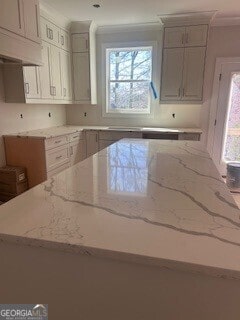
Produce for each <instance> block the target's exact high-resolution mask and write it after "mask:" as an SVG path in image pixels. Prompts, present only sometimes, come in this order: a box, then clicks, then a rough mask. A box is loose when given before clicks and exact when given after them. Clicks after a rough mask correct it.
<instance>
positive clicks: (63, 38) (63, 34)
mask: <svg viewBox="0 0 240 320" xmlns="http://www.w3.org/2000/svg"><path fill="white" fill-rule="evenodd" d="M60 44H61V48H62V49H63V50H66V51H70V36H69V33H68V32H67V31H65V30H62V29H61V31H60Z"/></svg>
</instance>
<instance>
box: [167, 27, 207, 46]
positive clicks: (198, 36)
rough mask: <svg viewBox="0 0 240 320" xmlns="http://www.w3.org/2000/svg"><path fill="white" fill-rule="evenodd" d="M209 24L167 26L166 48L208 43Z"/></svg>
mask: <svg viewBox="0 0 240 320" xmlns="http://www.w3.org/2000/svg"><path fill="white" fill-rule="evenodd" d="M207 34H208V25H205V24H203V25H198V26H187V27H167V28H165V29H164V48H181V47H197V46H206V45H207Z"/></svg>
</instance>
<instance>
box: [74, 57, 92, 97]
mask: <svg viewBox="0 0 240 320" xmlns="http://www.w3.org/2000/svg"><path fill="white" fill-rule="evenodd" d="M73 66H74V68H73V81H74V86H73V88H74V100H75V101H80V102H82V103H84V102H85V103H88V101H90V100H91V89H90V73H89V55H88V53H73Z"/></svg>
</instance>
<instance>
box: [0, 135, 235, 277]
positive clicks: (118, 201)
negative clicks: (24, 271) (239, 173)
mask: <svg viewBox="0 0 240 320" xmlns="http://www.w3.org/2000/svg"><path fill="white" fill-rule="evenodd" d="M0 241H3V242H11V243H16V244H18V245H29V246H35V247H38V246H40V247H46V248H51V249H53V250H62V251H67V252H73V253H76V254H87V255H94V256H98V257H106V258H112V259H119V260H124V261H130V262H134V263H144V264H151V265H157V266H159V267H162V268H170V269H178V270H184V271H188V272H196V273H205V274H210V275H213V276H218V277H229V278H234V279H240V210H239V209H238V207H237V205H236V203H235V202H234V199H233V198H232V196H231V194H230V192H229V191H228V189H227V187H226V185H225V183H224V181H223V180H222V178H221V177H220V175H219V173H218V171H217V169H216V167H215V165H214V163H213V161H212V160H211V158H210V157H209V155H208V153H207V152H206V151H205V150H204V149H202V147H201V144H200V143H199V142H186V141H166V140H161V141H160V140H143V139H122V140H120V141H119V142H117V143H115V144H113V145H111V146H109V147H108V148H106V149H104V150H102V151H100V152H99V153H97V154H95V155H94V156H93V157H90V158H88V159H86V160H84V161H82V162H80V163H78V164H77V165H75V166H73V167H71V168H69V169H67V170H65V171H63V172H61V173H60V174H58V175H56V176H54V177H53V178H51V179H50V180H48V181H46V182H45V183H42V184H41V185H39V186H36V187H34V188H33V189H31V190H29V191H27V192H26V193H24V194H22V195H20V196H19V197H17V198H15V199H13V200H11V201H9V202H8V203H6V204H4V205H1V207H0Z"/></svg>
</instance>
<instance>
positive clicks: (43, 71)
mask: <svg viewBox="0 0 240 320" xmlns="http://www.w3.org/2000/svg"><path fill="white" fill-rule="evenodd" d="M42 60H43V66H41V67H39V73H40V82H41V92H42V95H41V97H42V99H53V96H52V94H51V91H52V90H51V74H50V62H51V61H50V60H51V46H50V44H48V43H47V42H45V41H43V42H42Z"/></svg>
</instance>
